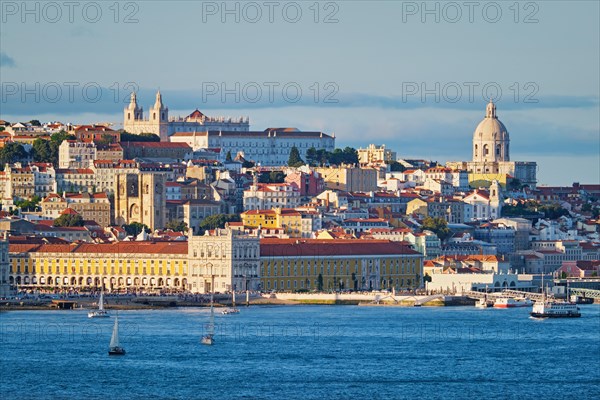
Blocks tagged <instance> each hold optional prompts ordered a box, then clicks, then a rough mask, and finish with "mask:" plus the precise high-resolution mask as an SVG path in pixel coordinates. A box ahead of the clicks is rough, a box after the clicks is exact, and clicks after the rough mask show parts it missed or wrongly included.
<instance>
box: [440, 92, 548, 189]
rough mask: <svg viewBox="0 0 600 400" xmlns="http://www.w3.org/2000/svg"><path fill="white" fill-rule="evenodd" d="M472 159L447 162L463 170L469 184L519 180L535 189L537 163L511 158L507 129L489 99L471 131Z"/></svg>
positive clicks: (448, 165) (448, 164)
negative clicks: (467, 175) (512, 159)
mask: <svg viewBox="0 0 600 400" xmlns="http://www.w3.org/2000/svg"><path fill="white" fill-rule="evenodd" d="M472 146H473V161H450V162H448V163H447V164H446V165H447V167H449V168H453V169H466V170H467V171H468V172H469V184H471V186H482V185H483V186H487V185H488V184H489V183H490V182H492V181H494V180H497V181H498V182H500V183H502V184H503V185H505V184H506V183H509V182H510V180H512V179H518V180H519V181H520V182H521V183H522V184H523V185H528V186H529V187H530V188H535V185H536V182H537V181H536V172H537V164H536V163H535V162H532V161H510V137H509V135H508V130H507V129H506V127H505V126H504V124H503V123H502V122H501V121H500V120H499V119H498V116H497V115H496V105H495V104H494V102H493V101H491V100H490V102H489V104H488V105H487V107H486V109H485V118H484V119H483V120H482V121H481V122H480V123H479V125H477V128H475V132H474V133H473V144H472Z"/></svg>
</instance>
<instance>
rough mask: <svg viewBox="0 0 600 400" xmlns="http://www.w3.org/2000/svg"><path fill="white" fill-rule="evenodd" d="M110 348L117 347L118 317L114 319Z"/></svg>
mask: <svg viewBox="0 0 600 400" xmlns="http://www.w3.org/2000/svg"><path fill="white" fill-rule="evenodd" d="M110 347H111V348H113V347H119V317H118V316H117V317H116V318H115V325H114V326H113V331H112V336H111V338H110Z"/></svg>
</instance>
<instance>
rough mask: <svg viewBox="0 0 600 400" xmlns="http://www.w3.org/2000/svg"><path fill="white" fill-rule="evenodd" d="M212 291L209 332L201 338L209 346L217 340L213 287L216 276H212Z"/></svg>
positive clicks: (201, 341)
mask: <svg viewBox="0 0 600 400" xmlns="http://www.w3.org/2000/svg"><path fill="white" fill-rule="evenodd" d="M211 281H212V282H211V288H210V290H211V292H210V319H209V322H208V329H207V331H208V332H207V333H206V335H204V336H202V339H201V340H200V343H202V344H205V345H208V346H212V345H213V343H214V342H215V309H214V303H215V301H214V292H213V288H214V278H213V277H211Z"/></svg>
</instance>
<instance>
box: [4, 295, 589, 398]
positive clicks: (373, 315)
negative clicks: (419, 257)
mask: <svg viewBox="0 0 600 400" xmlns="http://www.w3.org/2000/svg"><path fill="white" fill-rule="evenodd" d="M581 309H582V314H583V315H582V317H581V318H578V319H577V318H575V319H563V320H551V319H547V320H535V319H531V318H529V316H528V312H529V311H530V310H529V309H526V308H524V309H504V310H498V309H483V310H482V309H476V308H474V307H440V308H435V307H431V308H429V307H420V308H396V307H358V306H275V307H267V306H255V307H249V308H242V309H241V313H240V314H235V315H221V314H218V313H217V315H216V317H215V324H216V343H215V345H214V346H203V345H201V344H200V342H199V339H200V337H201V336H202V334H203V333H205V330H206V327H207V323H208V321H209V310H208V309H198V308H187V309H165V310H130V311H121V312H119V325H120V338H121V344H122V345H123V347H125V349H126V350H127V354H126V355H125V356H123V357H114V356H113V357H110V356H108V354H107V350H108V343H109V341H110V336H111V331H112V326H113V320H114V312H113V318H106V319H93V320H90V319H88V318H87V315H86V313H85V312H84V311H78V310H74V311H14V312H3V313H0V397H1V398H2V399H101V398H103V399H196V398H198V399H404V398H406V399H482V398H485V399H530V398H531V399H533V398H536V399H563V398H564V399H593V398H596V399H597V398H600V305H582V306H581Z"/></svg>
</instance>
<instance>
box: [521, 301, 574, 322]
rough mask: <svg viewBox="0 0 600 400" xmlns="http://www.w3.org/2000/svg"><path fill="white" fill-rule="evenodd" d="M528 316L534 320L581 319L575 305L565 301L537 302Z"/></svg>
mask: <svg viewBox="0 0 600 400" xmlns="http://www.w3.org/2000/svg"><path fill="white" fill-rule="evenodd" d="M530 315H531V316H532V317H534V318H578V317H581V312H579V307H577V304H575V303H571V302H567V301H551V300H544V301H538V302H536V303H535V304H534V305H533V310H531V313H530Z"/></svg>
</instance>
